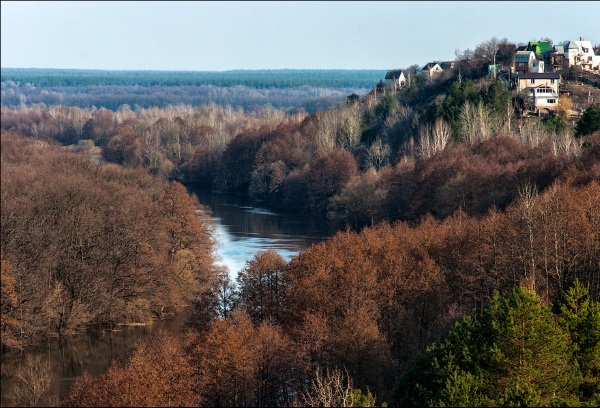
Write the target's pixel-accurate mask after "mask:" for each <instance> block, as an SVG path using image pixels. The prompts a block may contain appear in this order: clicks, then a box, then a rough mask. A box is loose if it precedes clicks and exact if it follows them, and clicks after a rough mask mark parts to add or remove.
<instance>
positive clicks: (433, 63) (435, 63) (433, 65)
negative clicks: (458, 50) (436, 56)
mask: <svg viewBox="0 0 600 408" xmlns="http://www.w3.org/2000/svg"><path fill="white" fill-rule="evenodd" d="M436 65H439V64H438V63H437V62H428V63H427V64H425V65H424V66H423V68H421V71H425V70H427V71H429V70H430V69H432V68H433V67H435V66H436ZM440 68H441V67H440Z"/></svg>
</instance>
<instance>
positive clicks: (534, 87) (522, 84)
mask: <svg viewBox="0 0 600 408" xmlns="http://www.w3.org/2000/svg"><path fill="white" fill-rule="evenodd" d="M559 84H560V74H558V73H556V72H543V73H542V72H525V73H524V74H522V75H519V78H518V82H517V92H518V93H520V94H521V95H523V96H524V97H525V98H526V99H527V101H528V102H529V103H530V104H531V105H532V106H533V107H534V108H535V109H536V110H538V111H539V109H540V108H550V109H555V108H556V106H557V105H558V98H559V96H558V95H559Z"/></svg>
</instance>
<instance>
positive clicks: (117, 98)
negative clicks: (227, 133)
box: [1, 68, 385, 113]
mask: <svg viewBox="0 0 600 408" xmlns="http://www.w3.org/2000/svg"><path fill="white" fill-rule="evenodd" d="M384 75H385V72H384V71H377V70H354V71H351V70H261V71H241V70H240V71H224V72H191V71H100V70H74V69H73V70H65V69H21V68H3V69H2V91H1V98H2V106H5V107H11V108H15V107H20V106H35V105H42V106H44V105H45V106H55V105H61V106H76V107H79V108H83V109H88V108H89V109H91V108H93V107H96V108H106V109H110V110H113V111H116V110H118V109H121V108H123V107H125V106H129V107H131V108H132V109H134V110H139V109H148V108H152V107H158V108H165V107H167V106H169V105H181V104H183V105H190V106H202V105H208V104H210V103H215V104H217V105H219V106H231V107H233V108H234V109H243V110H244V111H246V112H250V113H253V112H257V111H260V109H262V107H264V106H271V107H274V108H277V109H281V110H283V111H285V112H296V111H298V110H302V109H303V110H305V111H307V112H309V113H312V112H316V111H317V110H322V111H325V110H328V109H332V108H336V107H338V106H340V105H342V104H344V103H345V102H346V100H347V99H346V98H347V97H348V96H349V95H351V94H357V95H364V94H366V93H367V92H368V91H369V90H370V89H371V88H372V87H373V85H375V84H377V83H378V82H379V81H380V80H381V79H382V78H383V76H384Z"/></svg>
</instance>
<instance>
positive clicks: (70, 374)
mask: <svg viewBox="0 0 600 408" xmlns="http://www.w3.org/2000/svg"><path fill="white" fill-rule="evenodd" d="M194 193H195V194H196V195H197V196H198V199H199V201H200V203H201V204H203V205H204V206H206V207H208V209H209V211H210V213H211V218H212V219H213V221H214V222H215V231H214V235H215V238H216V240H217V256H218V259H217V260H216V263H217V264H218V265H222V266H225V267H227V268H228V269H229V273H230V276H231V278H232V279H233V280H235V277H236V276H237V274H238V273H239V272H240V271H241V270H242V269H243V268H244V266H245V264H246V262H247V261H248V260H250V259H252V258H253V257H254V255H255V254H256V253H257V252H259V251H264V250H267V249H269V248H273V249H275V250H276V251H277V252H278V253H279V254H280V255H281V256H282V257H283V258H284V259H285V260H287V261H289V260H290V259H291V258H292V257H293V256H294V255H296V254H297V253H299V252H300V251H302V250H304V249H306V248H308V247H310V246H311V245H312V244H315V243H318V242H320V241H322V240H324V239H326V238H327V237H328V236H330V235H331V234H332V232H333V231H332V230H331V228H329V227H328V226H327V225H325V223H324V221H323V219H319V218H315V217H310V216H307V215H306V214H301V213H291V214H290V213H283V212H278V211H272V210H269V209H267V208H261V207H258V206H255V205H252V204H251V201H250V200H249V199H248V198H246V197H243V196H240V195H232V194H228V195H215V194H210V193H207V192H203V191H194ZM185 318H186V313H185V312H184V313H181V314H180V315H178V316H177V317H176V318H175V319H174V320H169V321H157V322H155V323H154V324H153V325H152V326H140V327H124V328H123V329H122V330H121V331H115V332H108V333H89V334H85V335H80V336H74V337H70V338H68V339H65V340H63V341H62V342H61V343H60V344H57V343H53V344H46V345H43V346H40V347H39V348H37V349H35V350H28V351H27V352H25V353H12V354H7V355H3V356H2V377H1V386H0V390H1V405H2V406H14V405H15V402H14V400H13V399H12V398H10V393H11V389H12V387H13V384H14V379H13V378H12V377H11V375H9V374H10V373H12V372H14V370H15V367H16V366H18V365H19V364H21V363H22V361H24V360H25V358H26V357H27V356H39V357H40V358H41V359H42V360H43V361H48V362H49V363H50V366H51V368H52V372H53V377H52V384H51V391H50V393H51V396H53V397H54V398H57V397H58V396H59V395H62V394H64V393H66V392H68V390H69V387H70V386H71V384H72V383H73V381H74V380H75V379H76V378H77V377H78V376H79V375H81V374H82V373H83V372H84V371H88V372H89V373H90V374H92V375H98V374H100V373H102V372H103V371H105V370H106V368H107V367H108V365H109V364H110V362H111V360H113V359H115V358H116V359H120V358H123V357H125V356H127V354H128V353H130V352H131V351H132V350H133V349H134V348H135V346H136V344H138V343H139V342H140V341H143V340H144V339H146V338H148V337H149V336H151V335H152V333H155V332H156V331H158V330H160V329H165V330H168V331H169V332H171V333H172V334H174V335H177V336H179V335H180V334H181V328H182V325H183V322H184V321H185Z"/></svg>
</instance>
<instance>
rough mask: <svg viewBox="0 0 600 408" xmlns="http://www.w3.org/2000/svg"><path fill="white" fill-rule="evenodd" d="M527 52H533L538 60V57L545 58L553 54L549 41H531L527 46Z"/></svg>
mask: <svg viewBox="0 0 600 408" xmlns="http://www.w3.org/2000/svg"><path fill="white" fill-rule="evenodd" d="M527 51H532V52H533V53H534V54H535V56H536V58H538V56H540V58H541V56H545V55H548V54H550V53H551V52H552V47H550V43H549V42H548V41H529V43H528V44H527Z"/></svg>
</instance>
